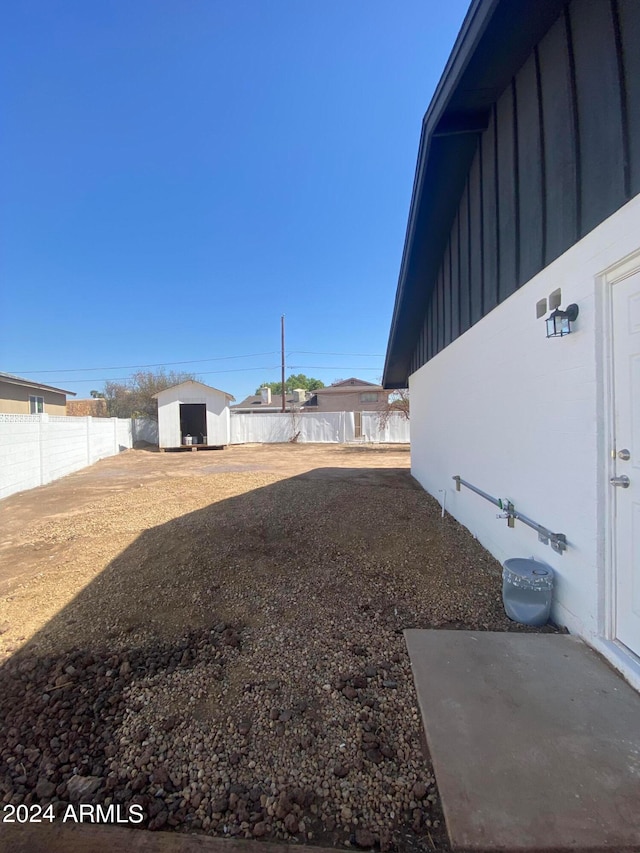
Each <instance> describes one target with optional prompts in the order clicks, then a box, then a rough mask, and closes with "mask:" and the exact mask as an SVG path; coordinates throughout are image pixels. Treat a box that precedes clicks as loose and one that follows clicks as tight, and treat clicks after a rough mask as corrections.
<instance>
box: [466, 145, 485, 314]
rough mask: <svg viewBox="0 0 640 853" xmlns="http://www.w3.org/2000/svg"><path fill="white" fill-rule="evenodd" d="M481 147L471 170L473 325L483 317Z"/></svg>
mask: <svg viewBox="0 0 640 853" xmlns="http://www.w3.org/2000/svg"><path fill="white" fill-rule="evenodd" d="M481 156H482V155H481V148H480V146H478V151H477V153H476V156H475V157H474V158H473V163H472V164H471V171H470V172H469V282H470V288H471V325H473V324H474V323H477V322H478V320H481V319H482V276H483V270H482V182H481Z"/></svg>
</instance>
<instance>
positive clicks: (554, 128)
mask: <svg viewBox="0 0 640 853" xmlns="http://www.w3.org/2000/svg"><path fill="white" fill-rule="evenodd" d="M538 54H539V57H540V85H541V90H542V92H541V94H542V116H543V118H542V123H543V128H544V154H545V193H546V219H547V226H546V235H545V245H546V257H545V259H544V263H545V265H546V264H549V263H551V261H553V260H554V259H555V258H557V257H558V256H559V255H561V254H562V253H563V252H564V251H565V250H566V249H568V248H569V246H571V245H572V244H573V243H574V242H575V241H576V240H577V238H578V221H577V204H578V201H577V183H576V152H575V140H576V130H575V127H574V125H573V109H572V106H571V75H570V71H569V53H568V49H567V38H566V30H565V22H564V18H560V20H558V21H557V22H556V23H555V24H554V25H553V27H552V28H551V29H550V30H549V32H548V33H547V35H546V36H545V37H544V38H543V40H542V41H541V42H540V47H539V51H538Z"/></svg>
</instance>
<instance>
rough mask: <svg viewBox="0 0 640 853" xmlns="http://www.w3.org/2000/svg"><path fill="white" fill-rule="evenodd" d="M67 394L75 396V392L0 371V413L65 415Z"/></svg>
mask: <svg viewBox="0 0 640 853" xmlns="http://www.w3.org/2000/svg"><path fill="white" fill-rule="evenodd" d="M68 395H71V396H72V397H75V392H74V391H64V390H63V389H62V388H54V387H53V386H51V385H43V384H42V383H41V382H33V381H32V380H31V379H23V378H22V377H21V376H13V374H11V373H0V414H9V415H38V414H43V413H46V414H48V415H66V413H67V412H66V408H67V396H68Z"/></svg>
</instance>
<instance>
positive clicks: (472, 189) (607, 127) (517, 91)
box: [409, 0, 640, 373]
mask: <svg viewBox="0 0 640 853" xmlns="http://www.w3.org/2000/svg"><path fill="white" fill-rule="evenodd" d="M639 39H640V3H637V2H635V0H579V2H578V0H572V2H571V3H570V4H568V5H567V6H566V7H565V11H564V14H562V15H560V17H559V18H558V19H557V20H556V21H555V23H554V24H553V25H552V26H551V28H550V29H549V30H548V31H547V33H546V34H545V35H544V37H543V38H542V39H541V40H540V41H539V43H538V44H537V45H536V47H535V48H534V50H533V51H532V53H531V54H530V56H529V57H528V59H527V60H526V61H525V62H524V64H523V65H522V66H521V68H520V69H519V70H518V72H517V73H516V74H515V76H514V77H513V78H512V80H511V82H510V84H509V85H508V86H507V87H506V89H505V90H504V92H503V93H502V95H501V96H500V97H499V98H498V99H497V101H496V103H495V104H494V106H493V110H492V113H491V116H490V120H489V124H488V127H487V129H486V130H484V131H483V132H482V134H479V135H478V145H477V151H476V154H475V157H474V158H473V160H472V163H471V167H470V170H469V173H468V176H467V182H466V185H465V187H464V190H463V192H462V195H461V198H460V202H459V207H458V211H457V213H456V215H455V217H454V219H453V222H452V225H451V229H450V234H449V238H448V241H447V244H446V247H445V250H444V252H443V255H442V260H441V264H440V267H439V269H438V271H437V273H436V274H435V275H434V277H433V280H432V281H431V282H425V286H426V287H430V288H432V292H431V297H430V301H429V304H428V308H427V311H426V316H425V322H424V324H423V325H422V326H421V328H420V332H419V335H418V337H417V340H416V342H415V346H414V349H413V355H412V357H411V360H410V367H409V372H410V373H411V372H415V371H416V370H417V369H419V368H420V367H421V366H422V365H423V364H425V363H426V362H427V361H429V360H430V359H431V358H433V357H434V356H435V355H437V354H438V353H439V352H441V351H442V350H443V349H444V348H445V347H447V346H448V345H450V343H452V342H453V341H455V340H456V338H457V337H459V336H460V335H461V334H464V332H466V331H467V330H468V329H469V328H471V327H472V326H473V325H475V324H476V323H477V322H478V321H479V320H481V319H482V317H484V316H485V315H486V314H487V313H489V312H490V311H492V310H493V309H494V308H495V307H496V306H497V305H499V304H500V303H502V302H504V301H505V300H506V299H507V298H509V297H510V296H511V295H512V294H513V293H514V292H515V291H516V290H517V289H518V288H520V287H521V286H522V285H523V284H524V283H525V282H527V281H529V280H530V279H531V278H532V277H533V276H534V275H536V274H537V273H538V272H540V270H542V269H544V267H545V266H547V265H548V264H549V263H551V262H552V261H553V260H555V259H556V258H558V257H559V256H560V255H561V254H562V253H563V252H565V251H566V250H567V249H569V248H570V247H571V246H572V245H573V244H574V243H575V242H576V241H577V240H579V239H581V238H582V237H584V236H585V235H586V234H587V233H589V232H590V231H592V230H593V229H594V228H595V227H596V226H597V225H599V224H600V223H601V222H603V221H604V220H605V219H606V218H607V217H608V216H610V215H611V214H612V213H614V212H615V211H616V210H618V209H619V208H620V207H622V206H623V205H624V204H625V203H626V202H627V201H629V200H630V199H631V198H633V196H634V195H636V194H637V193H638V192H639V191H640V58H639V57H640V52H638V51H637V44H638V40H639Z"/></svg>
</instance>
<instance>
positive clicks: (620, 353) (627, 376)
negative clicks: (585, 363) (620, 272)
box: [610, 270, 640, 655]
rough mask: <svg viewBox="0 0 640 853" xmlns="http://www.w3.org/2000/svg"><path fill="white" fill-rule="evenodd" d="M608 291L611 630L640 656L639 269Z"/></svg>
mask: <svg viewBox="0 0 640 853" xmlns="http://www.w3.org/2000/svg"><path fill="white" fill-rule="evenodd" d="M612 292H613V371H614V373H613V377H614V400H615V415H614V417H615V422H614V429H615V450H616V456H615V462H614V465H613V469H614V470H613V474H614V477H613V480H612V484H611V485H610V488H611V490H612V492H613V501H614V519H615V522H614V524H615V528H614V530H615V543H614V555H615V610H616V613H615V634H616V639H618V640H619V641H620V642H621V643H623V644H624V645H625V646H627V648H629V649H631V651H632V652H634V653H635V654H637V655H640V270H639V271H638V272H636V273H634V274H633V275H631V276H630V277H629V278H626V279H623V280H622V281H619V282H617V283H615V284H614V285H613V287H612ZM624 478H628V485H627V483H626V480H625V479H624ZM616 482H617V484H614V483H616Z"/></svg>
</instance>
